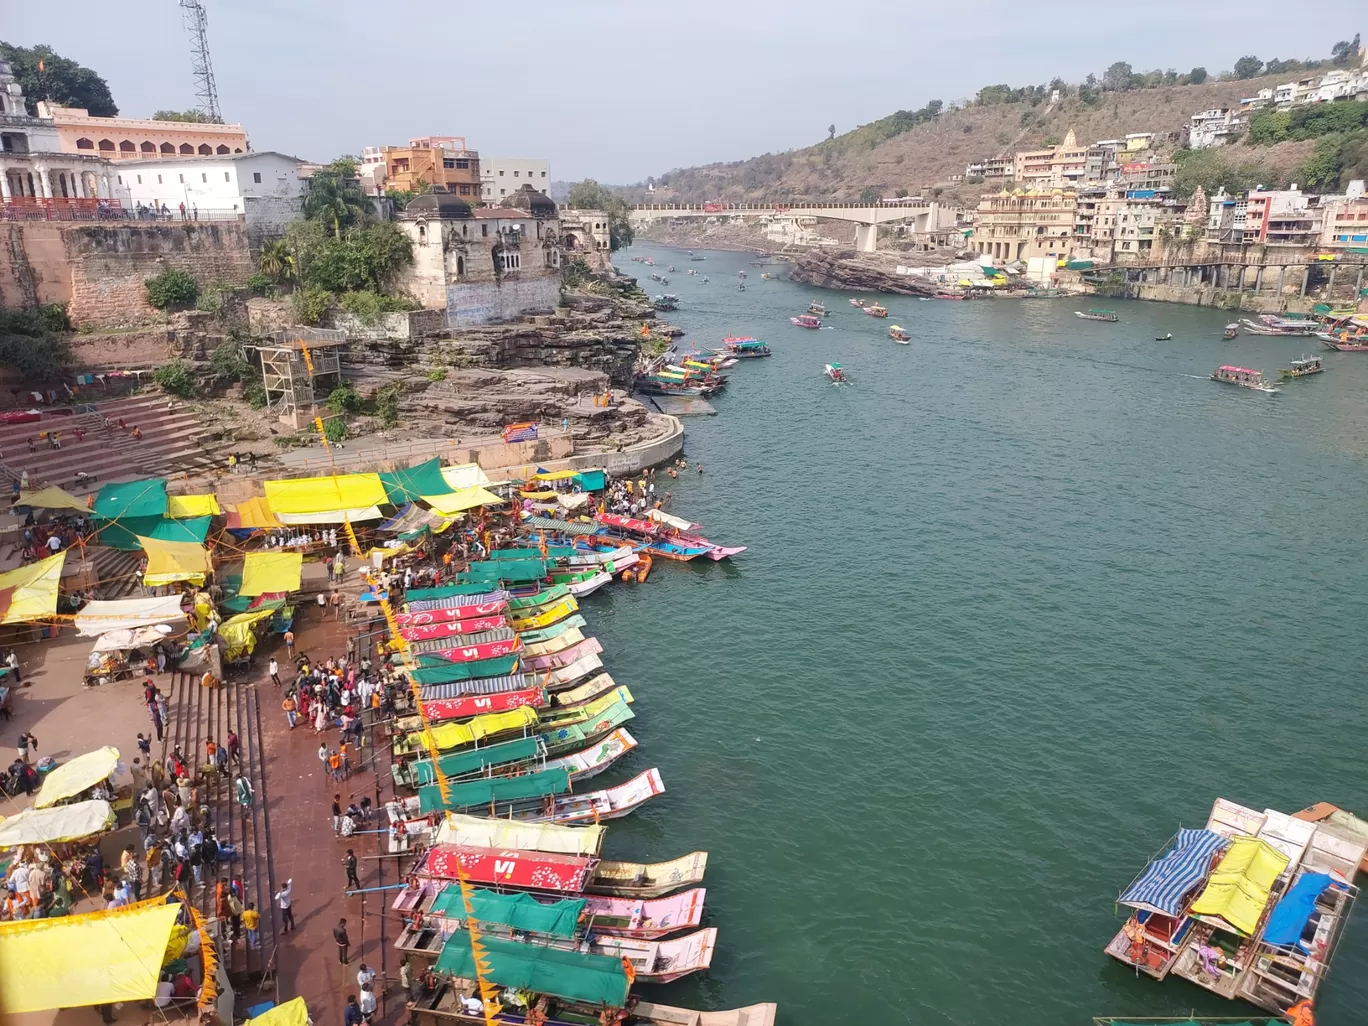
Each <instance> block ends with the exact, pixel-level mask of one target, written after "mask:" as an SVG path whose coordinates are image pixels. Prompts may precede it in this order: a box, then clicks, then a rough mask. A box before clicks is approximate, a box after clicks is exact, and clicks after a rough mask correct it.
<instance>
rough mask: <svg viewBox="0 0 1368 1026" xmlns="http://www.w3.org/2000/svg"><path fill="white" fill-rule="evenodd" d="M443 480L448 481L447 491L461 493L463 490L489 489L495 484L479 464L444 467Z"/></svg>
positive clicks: (459, 464)
mask: <svg viewBox="0 0 1368 1026" xmlns="http://www.w3.org/2000/svg"><path fill="white" fill-rule="evenodd" d="M442 478H443V480H445V481H446V483H447V486H446V489H445V490H446V491H452V492H459V491H461V490H462V489H463V488H488V487H489V486H490V485H491V484H493V483H494V482H493V481H491V480H490V479H489V475H488V474H486V473H485V472H484V470H482V469H481V468H480V465H479V464H478V463H458V464H456V465H455V466H451V467H443V468H442Z"/></svg>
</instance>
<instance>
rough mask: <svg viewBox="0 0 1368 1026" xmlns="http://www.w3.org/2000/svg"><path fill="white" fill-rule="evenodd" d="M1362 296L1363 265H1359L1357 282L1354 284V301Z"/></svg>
mask: <svg viewBox="0 0 1368 1026" xmlns="http://www.w3.org/2000/svg"><path fill="white" fill-rule="evenodd" d="M1362 295H1363V265H1362V264H1359V269H1358V281H1356V282H1354V300H1355V301H1357V300H1358V298H1359V297H1360V296H1362Z"/></svg>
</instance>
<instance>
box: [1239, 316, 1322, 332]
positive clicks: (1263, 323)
mask: <svg viewBox="0 0 1368 1026" xmlns="http://www.w3.org/2000/svg"><path fill="white" fill-rule="evenodd" d="M1240 326H1241V327H1242V328H1243V329H1244V330H1245V331H1246V332H1247V333H1249V334H1250V335H1283V336H1303V335H1314V334H1316V333H1317V332H1318V331H1319V330H1320V322H1319V321H1313V320H1310V319H1309V318H1305V317H1275V316H1273V315H1272V314H1263V315H1262V316H1261V317H1260V318H1259V319H1258V320H1257V321H1252V320H1250V319H1249V318H1248V317H1246V318H1245V319H1244V320H1243V321H1241V322H1240Z"/></svg>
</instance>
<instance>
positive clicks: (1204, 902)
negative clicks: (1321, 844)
mask: <svg viewBox="0 0 1368 1026" xmlns="http://www.w3.org/2000/svg"><path fill="white" fill-rule="evenodd" d="M1288 861H1289V859H1288V857H1287V856H1286V855H1284V854H1283V853H1282V852H1280V851H1278V849H1276V848H1274V847H1272V846H1271V845H1269V844H1268V843H1267V842H1265V841H1260V840H1258V839H1257V838H1254V837H1239V838H1236V839H1235V841H1234V843H1233V844H1231V846H1230V850H1229V851H1227V852H1226V853H1225V857H1224V858H1223V859H1221V861H1220V862H1219V863H1218V864H1217V866H1216V868H1215V870H1213V871H1212V874H1211V879H1210V880H1208V881H1207V885H1206V887H1205V888H1204V889H1203V891H1202V893H1201V894H1200V895H1198V897H1197V900H1196V901H1194V902H1193V903H1192V911H1193V912H1196V913H1197V914H1198V915H1204V916H1218V917H1219V918H1221V919H1224V920H1225V921H1226V922H1227V923H1229V924H1230V925H1231V926H1233V927H1235V929H1236V930H1238V931H1239V932H1240V933H1242V934H1243V935H1244V936H1246V937H1248V936H1250V935H1251V934H1253V933H1254V931H1255V930H1256V929H1257V928H1258V926H1259V919H1260V917H1261V916H1262V915H1263V909H1264V906H1265V905H1267V904H1268V896H1269V894H1270V893H1271V892H1272V890H1273V884H1274V883H1275V882H1276V881H1277V879H1278V875H1279V874H1280V873H1282V871H1283V870H1284V869H1286V868H1287V863H1288Z"/></svg>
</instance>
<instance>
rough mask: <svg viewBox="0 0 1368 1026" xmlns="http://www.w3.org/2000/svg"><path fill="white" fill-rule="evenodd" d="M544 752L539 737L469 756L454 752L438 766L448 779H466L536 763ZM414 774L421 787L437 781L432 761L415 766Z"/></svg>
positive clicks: (415, 764)
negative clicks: (529, 761) (526, 762)
mask: <svg viewBox="0 0 1368 1026" xmlns="http://www.w3.org/2000/svg"><path fill="white" fill-rule="evenodd" d="M540 751H541V745H539V744H537V739H536V738H535V737H520V738H518V740H516V741H505V742H503V743H502V744H497V745H489V746H487V747H485V748H476V749H473V750H471V751H468V752H452V753H451V754H450V755H443V756H442V757H441V758H440V759H438V765H440V766H441V767H442V772H443V773H444V774H446V776H447V778H448V779H450V778H456V777H466V776H470V775H471V774H472V773H481V772H483V771H484V770H487V769H488V768H489V767H491V766H504V765H507V764H508V763H510V762H522V761H524V760H526V759H535V758H536V757H537V753H538V752H540ZM413 772H414V775H415V777H416V778H417V780H418V783H419V784H431V783H432V782H433V781H434V780H435V779H436V777H434V776H433V774H432V760H431V759H420V760H418V761H417V762H415V763H414V764H413Z"/></svg>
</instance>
